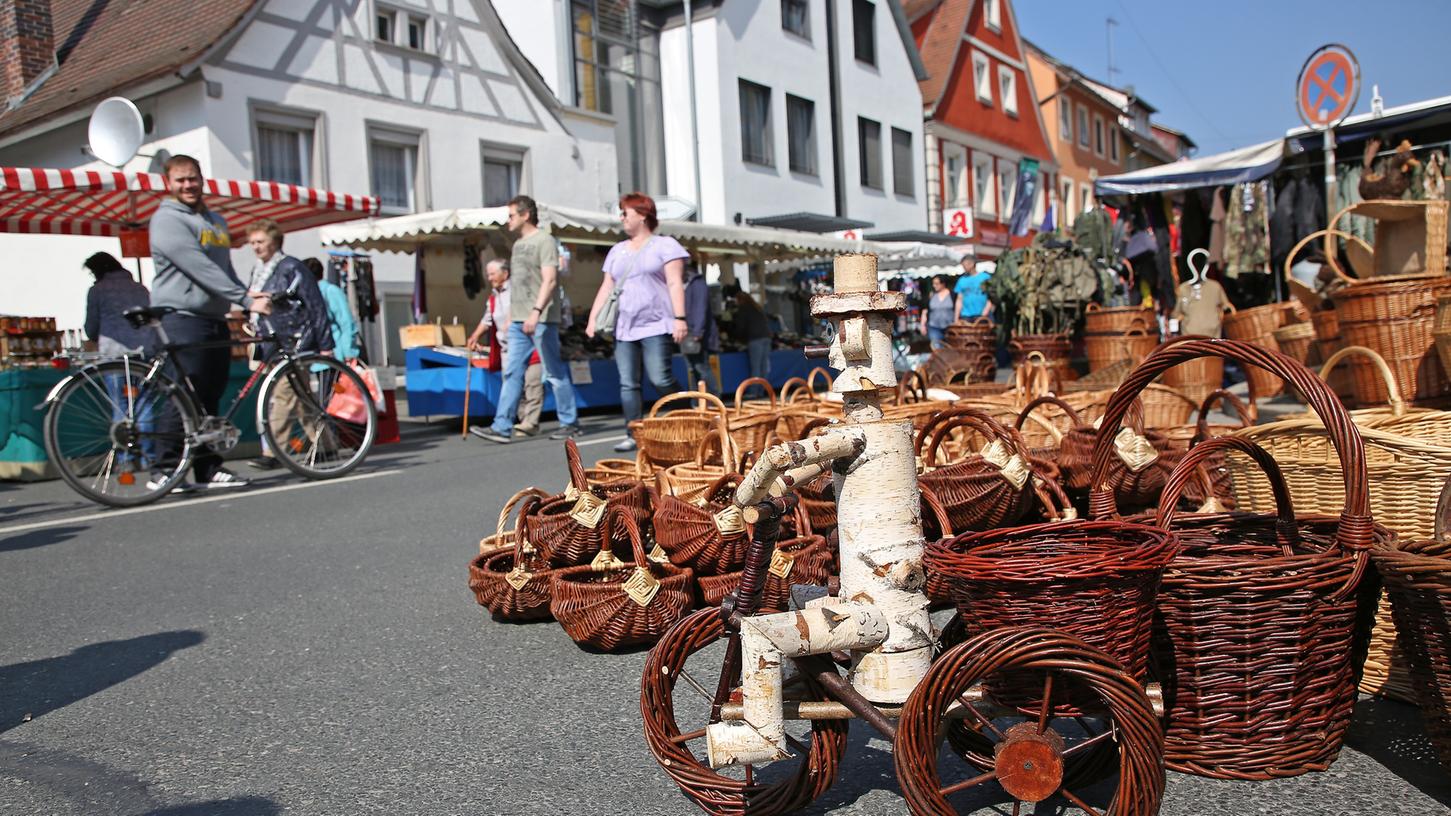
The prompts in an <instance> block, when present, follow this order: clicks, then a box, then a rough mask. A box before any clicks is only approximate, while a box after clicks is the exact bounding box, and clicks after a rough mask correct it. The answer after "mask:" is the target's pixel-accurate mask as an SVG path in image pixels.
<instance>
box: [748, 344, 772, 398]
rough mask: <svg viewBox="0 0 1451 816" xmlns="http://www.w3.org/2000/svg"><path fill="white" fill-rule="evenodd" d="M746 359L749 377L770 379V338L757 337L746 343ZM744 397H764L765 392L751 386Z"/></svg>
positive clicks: (758, 387)
mask: <svg viewBox="0 0 1451 816" xmlns="http://www.w3.org/2000/svg"><path fill="white" fill-rule="evenodd" d="M746 359H747V360H748V361H749V362H750V365H751V376H752V377H760V378H762V379H770V375H771V338H769V337H758V338H756V339H755V340H749V341H747V342H746ZM745 396H747V397H750V398H756V397H764V396H766V392H765V390H764V389H762V388H761V387H760V386H755V385H753V386H751V387H750V388H748V389H746V393H745Z"/></svg>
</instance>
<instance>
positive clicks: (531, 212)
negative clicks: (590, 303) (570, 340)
mask: <svg viewBox="0 0 1451 816" xmlns="http://www.w3.org/2000/svg"><path fill="white" fill-rule="evenodd" d="M508 227H509V231H510V232H513V233H514V234H515V235H517V236H519V237H518V240H516V241H515V242H514V249H513V253H512V257H511V258H510V260H509V266H510V268H511V269H512V270H513V284H514V287H515V288H514V292H513V297H512V298H511V299H510V302H509V320H510V323H509V343H508V347H509V351H510V354H508V355H507V359H506V360H505V361H504V384H503V387H502V388H501V389H500V390H499V404H498V406H497V407H496V408H495V410H494V423H493V424H492V425H490V426H489V427H488V428H486V429H484V430H483V431H481V432H478V433H477V435H478V436H482V437H483V438H484V439H487V440H489V441H490V442H499V443H507V442H509V440H510V437H511V436H512V434H513V432H514V413H515V412H516V411H518V409H519V399H520V397H521V396H522V395H523V393H524V372H525V369H527V368H528V365H529V358H530V356H531V353H530V351H531V349H532V350H537V351H538V352H539V362H540V363H542V364H543V365H544V382H545V383H547V384H548V385H549V388H550V389H551V390H552V391H553V392H554V407H555V411H556V413H558V414H559V430H557V431H555V432H554V433H552V434H550V436H549V438H550V439H570V438H572V437H576V436H579V434H580V428H579V417H578V415H577V412H576V410H575V400H574V384H573V383H572V382H570V380H569V369H567V368H565V367H564V361H563V360H562V359H561V358H560V356H559V311H560V309H559V297H560V292H559V285H558V284H559V250H558V249H557V248H556V247H555V244H554V238H553V236H551V235H549V233H547V232H544V231H543V230H541V229H539V205H537V204H535V203H534V199H532V198H530V197H529V196H523V195H521V196H515V197H514V198H513V199H511V200H510V201H509V223H508Z"/></svg>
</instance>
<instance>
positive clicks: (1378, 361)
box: [1320, 346, 1406, 416]
mask: <svg viewBox="0 0 1451 816" xmlns="http://www.w3.org/2000/svg"><path fill="white" fill-rule="evenodd" d="M1356 354H1358V355H1360V356H1362V357H1368V358H1369V359H1370V362H1371V365H1373V366H1375V370H1376V371H1378V372H1380V378H1381V379H1382V380H1383V381H1385V387H1386V393H1387V394H1389V395H1390V400H1389V402H1390V406H1391V413H1392V414H1394V415H1395V416H1405V414H1406V401H1405V400H1404V399H1402V398H1401V389H1400V384H1399V383H1397V382H1396V375H1395V372H1393V371H1391V367H1390V365H1389V364H1387V363H1386V360H1385V358H1384V357H1382V356H1380V353H1379V352H1377V351H1376V350H1375V349H1371V348H1367V347H1365V346H1346V347H1345V348H1343V349H1341V350H1339V351H1337V352H1335V353H1334V354H1332V355H1330V359H1329V360H1326V361H1325V365H1322V366H1320V379H1322V380H1324V381H1325V382H1330V372H1332V371H1334V370H1335V367H1336V366H1338V365H1340V361H1341V360H1344V359H1345V358H1346V357H1350V356H1352V355H1356Z"/></svg>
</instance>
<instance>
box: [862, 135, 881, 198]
mask: <svg viewBox="0 0 1451 816" xmlns="http://www.w3.org/2000/svg"><path fill="white" fill-rule="evenodd" d="M856 135H857V149H858V152H859V154H860V156H859V158H860V162H859V163H860V164H861V174H862V186H863V187H870V188H872V189H873V190H880V189H882V125H881V123H880V122H873V121H872V120H870V119H862V118H861V117H857V120H856Z"/></svg>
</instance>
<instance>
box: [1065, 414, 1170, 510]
mask: <svg viewBox="0 0 1451 816" xmlns="http://www.w3.org/2000/svg"><path fill="white" fill-rule="evenodd" d="M1115 393H1118V392H1115ZM1057 404H1058V405H1059V406H1060V407H1062V408H1064V409H1069V408H1070V407H1071V406H1069V405H1068V404H1067V403H1065V402H1063V401H1061V400H1059V401H1057ZM1134 405H1135V408H1136V410H1135V411H1134V415H1133V419H1132V421H1131V423H1130V424H1131V426H1132V427H1131V429H1130V430H1131V432H1130V433H1125V434H1122V435H1121V437H1120V439H1121V442H1120V443H1119V444H1118V445H1117V446H1115V449H1116V451H1117V455H1116V456H1115V457H1114V459H1113V461H1112V463H1111V465H1109V467H1108V472H1107V475H1106V476H1105V477H1104V483H1107V484H1110V485H1112V487H1113V489H1114V494H1115V498H1116V499H1117V501H1118V503H1119V504H1120V505H1122V506H1124V507H1135V508H1143V507H1152V506H1153V505H1154V504H1155V503H1156V502H1157V501H1158V500H1159V492H1160V491H1162V490H1163V489H1164V484H1165V482H1167V481H1168V480H1169V473H1170V472H1171V471H1173V469H1174V465H1175V464H1176V463H1177V462H1178V457H1177V456H1176V455H1175V454H1174V452H1173V451H1172V450H1171V449H1170V446H1169V442H1168V440H1167V439H1165V438H1164V436H1163V435H1162V434H1160V433H1159V432H1158V431H1153V430H1145V429H1144V427H1143V419H1142V409H1141V408H1140V407H1139V406H1140V405H1141V403H1139V402H1137V401H1136V402H1135V403H1134ZM1114 433H1115V434H1118V433H1119V432H1118V431H1117V430H1115V432H1114ZM1099 434H1100V431H1098V430H1095V429H1093V428H1092V427H1090V426H1088V425H1083V424H1079V425H1077V426H1076V427H1074V428H1073V430H1071V431H1069V432H1068V433H1067V434H1065V435H1064V437H1063V444H1062V446H1061V447H1060V448H1059V451H1058V467H1059V469H1060V470H1061V471H1062V473H1063V486H1064V487H1065V488H1067V489H1068V490H1070V491H1072V492H1074V493H1076V494H1079V495H1080V496H1081V495H1082V494H1083V493H1084V492H1085V491H1087V490H1088V489H1089V488H1090V487H1091V486H1092V485H1093V473H1094V471H1093V467H1094V464H1093V451H1094V446H1095V445H1096V444H1097V441H1098V437H1099Z"/></svg>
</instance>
